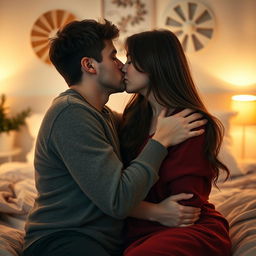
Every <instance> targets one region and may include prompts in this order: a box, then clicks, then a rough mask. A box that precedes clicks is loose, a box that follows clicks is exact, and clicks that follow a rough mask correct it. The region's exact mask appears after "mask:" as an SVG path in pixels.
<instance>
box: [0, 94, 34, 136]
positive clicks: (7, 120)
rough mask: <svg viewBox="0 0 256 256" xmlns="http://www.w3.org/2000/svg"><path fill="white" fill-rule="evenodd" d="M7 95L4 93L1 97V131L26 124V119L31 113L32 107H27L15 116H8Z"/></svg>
mask: <svg viewBox="0 0 256 256" xmlns="http://www.w3.org/2000/svg"><path fill="white" fill-rule="evenodd" d="M5 101H6V97H5V95H4V94H3V95H2V96H1V99H0V133H2V132H9V131H12V130H19V128H20V126H22V125H24V124H25V119H26V118H27V117H28V116H29V115H30V113H31V109H30V108H27V109H26V110H23V111H21V112H19V113H17V114H16V115H15V116H12V117H10V116H8V115H7V110H8V108H7V107H6V106H5Z"/></svg>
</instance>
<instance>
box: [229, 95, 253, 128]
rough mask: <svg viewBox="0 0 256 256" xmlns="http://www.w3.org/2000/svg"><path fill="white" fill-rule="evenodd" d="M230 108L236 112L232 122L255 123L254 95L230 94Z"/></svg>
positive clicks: (241, 123) (240, 123)
mask: <svg viewBox="0 0 256 256" xmlns="http://www.w3.org/2000/svg"><path fill="white" fill-rule="evenodd" d="M232 109H233V110H235V111H236V112H237V115H236V116H235V117H234V123H236V124H239V125H256V96H255V95H234V96H232Z"/></svg>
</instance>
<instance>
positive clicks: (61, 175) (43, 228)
mask: <svg viewBox="0 0 256 256" xmlns="http://www.w3.org/2000/svg"><path fill="white" fill-rule="evenodd" d="M138 121H139V120H138ZM116 125H117V123H116V118H115V116H114V114H113V113H112V112H111V111H110V110H109V109H108V108H107V107H105V108H104V109H103V111H102V112H100V111H97V110H96V109H95V108H94V107H92V106H91V105H90V104H88V103H87V102H86V101H85V100H84V98H83V97H82V96H81V95H80V94H78V93H77V92H75V91H74V90H71V89H69V90H67V91H66V92H64V93H62V94H60V95H59V97H57V98H56V99H55V100H54V101H53V104H52V106H51V107H50V109H49V110H48V112H47V113H46V115H45V117H44V120H43V122H42V125H41V128H40V131H39V134H38V138H37V143H36V152H35V161H34V164H35V174H36V175H35V177H36V188H37V190H38V197H37V198H36V200H35V204H34V207H33V208H32V210H31V212H30V215H29V217H28V220H27V223H26V236H25V248H27V247H28V246H30V245H31V244H32V243H33V242H35V241H36V240H38V239H40V238H42V237H43V236H45V235H48V234H51V233H53V232H57V231H61V230H73V231H78V232H81V233H84V234H86V235H88V236H90V237H92V238H94V239H96V240H97V241H99V242H100V243H101V244H102V245H103V246H104V247H105V248H106V249H107V250H108V251H109V252H110V253H115V252H117V251H119V250H120V247H121V245H122V239H121V232H122V228H123V219H124V218H125V217H127V216H128V215H129V212H130V211H131V210H132V209H133V207H135V206H136V205H138V204H139V202H140V201H141V200H143V199H144V198H145V196H146V195H147V193H148V191H149V190H150V188H151V186H152V185H153V184H154V183H155V182H156V180H157V179H158V175H157V172H158V169H159V167H160V164H161V162H162V160H163V159H164V157H165V156H166V154H167V150H166V149H165V147H163V146H162V145H161V144H160V143H158V142H156V141H154V140H149V142H148V143H147V145H146V146H145V148H144V149H143V151H142V152H141V153H140V155H139V156H138V157H137V158H136V159H135V160H134V161H132V163H131V164H130V166H129V167H127V168H126V169H124V168H123V165H122V161H121V157H120V152H119V140H118V135H117V129H116Z"/></svg>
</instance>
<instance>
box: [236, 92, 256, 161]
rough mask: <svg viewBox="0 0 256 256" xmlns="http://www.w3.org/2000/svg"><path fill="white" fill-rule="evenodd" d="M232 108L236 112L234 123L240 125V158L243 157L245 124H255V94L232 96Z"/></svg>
mask: <svg viewBox="0 0 256 256" xmlns="http://www.w3.org/2000/svg"><path fill="white" fill-rule="evenodd" d="M232 109H233V110H234V111H236V112H237V115H236V116H235V117H234V119H233V122H234V124H238V125H241V126H242V145H241V158H242V159H244V157H245V142H246V140H245V136H246V126H249V125H256V95H234V96H232Z"/></svg>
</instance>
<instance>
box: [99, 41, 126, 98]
mask: <svg viewBox="0 0 256 256" xmlns="http://www.w3.org/2000/svg"><path fill="white" fill-rule="evenodd" d="M116 53H117V52H116V48H115V47H114V45H113V42H112V40H106V41H105V48H104V49H103V50H102V52H101V54H102V61H101V62H100V63H98V65H97V66H98V82H99V84H100V85H101V86H102V87H103V88H104V89H107V90H108V92H110V93H116V92H122V91H124V89H125V85H124V73H123V72H122V68H123V63H122V62H121V61H120V60H119V59H117V57H116Z"/></svg>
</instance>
